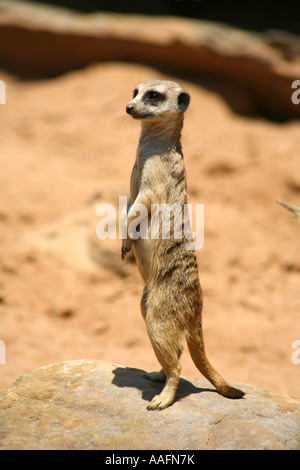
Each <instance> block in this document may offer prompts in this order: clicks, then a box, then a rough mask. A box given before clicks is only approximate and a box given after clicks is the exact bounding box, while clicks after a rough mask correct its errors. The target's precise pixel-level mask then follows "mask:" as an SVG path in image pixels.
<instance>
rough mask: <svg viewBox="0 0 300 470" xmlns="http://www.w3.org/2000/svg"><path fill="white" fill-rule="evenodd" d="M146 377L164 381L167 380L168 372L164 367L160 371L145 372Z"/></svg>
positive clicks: (154, 380) (155, 380)
mask: <svg viewBox="0 0 300 470" xmlns="http://www.w3.org/2000/svg"><path fill="white" fill-rule="evenodd" d="M144 377H145V378H146V379H148V380H151V381H152V382H161V383H164V382H165V381H166V378H167V376H166V373H165V371H164V370H163V369H161V370H160V371H159V372H148V373H146V374H144Z"/></svg>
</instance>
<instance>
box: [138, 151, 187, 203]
mask: <svg viewBox="0 0 300 470" xmlns="http://www.w3.org/2000/svg"><path fill="white" fill-rule="evenodd" d="M143 189H147V190H148V191H149V190H150V191H151V194H152V197H151V199H152V202H153V203H156V204H168V203H174V202H179V203H180V202H181V201H182V202H183V200H184V198H185V191H184V190H185V168H184V165H183V161H182V158H162V157H161V156H153V157H151V158H150V159H147V161H146V162H145V163H144V165H143V167H142V171H141V179H140V190H143ZM183 192H184V194H183Z"/></svg>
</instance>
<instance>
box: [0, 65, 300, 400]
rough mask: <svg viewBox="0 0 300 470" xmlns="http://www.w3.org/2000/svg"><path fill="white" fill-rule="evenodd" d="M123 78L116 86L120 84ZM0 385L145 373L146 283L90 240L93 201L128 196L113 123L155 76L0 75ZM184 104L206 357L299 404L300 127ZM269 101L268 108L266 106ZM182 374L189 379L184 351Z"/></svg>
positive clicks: (192, 87)
mask: <svg viewBox="0 0 300 470" xmlns="http://www.w3.org/2000/svg"><path fill="white" fill-rule="evenodd" d="M120 77H121V78H122V80H120ZM0 78H1V79H2V80H5V82H6V87H7V89H6V93H7V97H6V99H7V104H6V105H1V106H0V146H1V150H0V152H1V163H0V165H1V167H0V184H1V198H0V241H1V251H0V261H1V266H0V339H1V340H2V341H4V343H5V347H6V364H0V374H1V375H0V388H4V387H7V386H9V385H10V383H11V382H12V381H13V380H14V379H16V378H17V376H19V375H20V374H24V373H27V372H29V371H30V370H32V369H33V368H36V367H39V366H43V365H46V364H49V363H53V362H59V361H66V360H71V359H78V358H86V359H101V360H106V361H111V362H115V363H118V364H122V365H125V366H130V367H137V368H141V369H145V370H157V369H158V367H159V366H158V364H157V361H156V358H155V356H154V353H153V351H152V348H151V346H150V343H149V339H148V337H147V334H146V329H145V325H144V323H143V319H142V317H141V315H140V311H139V301H140V296H141V292H142V288H143V284H142V281H141V278H140V275H139V273H138V271H137V268H136V266H135V264H134V262H133V261H132V260H130V258H129V259H127V260H126V262H125V263H123V262H122V261H121V258H120V240H118V239H117V240H99V239H98V238H97V236H96V227H97V224H98V222H99V221H100V217H98V216H97V215H96V210H97V207H98V205H99V204H102V203H111V204H114V205H115V207H118V197H119V195H125V196H126V195H128V190H129V178H130V173H131V168H132V165H133V161H134V158H135V151H136V146H137V140H138V135H139V123H138V122H135V121H133V120H132V119H131V118H130V117H129V116H126V114H125V105H126V103H127V102H128V100H129V99H130V96H131V91H132V90H133V89H134V87H135V85H136V84H137V83H139V82H140V81H143V80H147V79H150V78H168V79H173V80H175V81H178V79H177V78H176V77H167V76H165V75H163V74H161V73H159V72H158V71H156V70H155V69H151V68H149V67H145V66H143V65H134V64H132V65H130V64H123V63H106V64H98V65H94V66H91V67H89V68H87V69H84V70H81V71H76V72H72V73H69V74H67V75H64V76H61V77H58V78H55V79H51V80H41V81H37V82H21V81H18V80H17V79H16V78H14V77H11V76H9V75H7V74H6V73H5V72H1V73H0ZM180 83H181V84H182V85H183V86H184V87H185V88H186V89H187V90H188V91H189V92H190V93H191V95H192V101H191V105H190V108H189V110H188V112H187V114H186V120H185V128H184V132H183V146H184V155H185V162H186V169H187V174H188V189H189V196H190V202H191V204H196V203H199V204H200V203H202V204H204V207H205V240H204V246H203V249H201V250H199V251H198V252H197V256H198V259H199V275H200V279H201V283H202V287H203V291H204V312H203V317H204V333H205V338H206V348H207V353H208V356H209V358H210V360H211V362H212V363H213V364H214V365H215V367H216V368H217V369H218V370H219V371H220V372H221V373H222V374H223V375H224V376H225V377H226V378H227V380H229V381H238V382H246V383H252V384H255V385H258V386H261V387H263V388H267V389H271V390H274V391H279V392H284V393H288V394H290V395H293V396H299V395H300V387H299V385H300V364H298V365H297V364H293V362H292V353H293V351H294V350H293V349H292V343H293V341H295V340H296V339H299V338H300V327H299V312H300V295H299V294H300V260H299V245H300V242H299V240H300V220H299V219H295V218H291V217H290V215H289V213H288V212H287V211H286V210H285V209H284V208H282V207H281V206H279V205H277V204H276V200H278V199H279V200H283V201H286V202H290V203H293V204H296V205H300V171H299V170H300V154H299V148H300V125H299V122H296V121H295V122H288V123H285V124H278V123H274V122H269V121H266V120H263V119H259V118H251V117H241V116H239V115H236V114H234V113H233V112H232V111H231V109H230V108H229V106H228V105H227V103H226V101H225V100H224V99H223V98H222V96H221V95H219V94H217V93H215V92H213V91H208V90H207V89H205V88H203V87H201V86H198V85H196V84H194V83H189V82H185V81H182V80H180ZM274 99H276V97H274ZM182 365H183V371H182V374H183V375H185V376H197V375H198V371H197V369H196V368H195V366H194V365H193V363H192V361H191V359H190V357H189V354H188V351H187V349H186V348H185V350H184V353H183V356H182Z"/></svg>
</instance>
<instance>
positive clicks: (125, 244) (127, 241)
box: [121, 238, 132, 261]
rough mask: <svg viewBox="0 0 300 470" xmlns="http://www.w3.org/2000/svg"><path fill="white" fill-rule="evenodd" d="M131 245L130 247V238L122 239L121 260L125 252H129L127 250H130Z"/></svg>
mask: <svg viewBox="0 0 300 470" xmlns="http://www.w3.org/2000/svg"><path fill="white" fill-rule="evenodd" d="M131 247H132V240H131V239H128V238H126V239H124V240H123V242H122V250H121V257H122V260H123V261H124V259H125V257H126V255H127V253H129V251H130V250H131Z"/></svg>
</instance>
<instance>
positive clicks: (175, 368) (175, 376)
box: [147, 323, 182, 410]
mask: <svg viewBox="0 0 300 470" xmlns="http://www.w3.org/2000/svg"><path fill="white" fill-rule="evenodd" d="M147 327H148V333H149V337H150V340H151V343H152V346H153V349H154V352H155V354H156V357H157V359H158V361H159V363H160V364H161V366H162V370H161V371H160V372H156V373H152V374H149V379H150V380H153V379H154V380H155V381H158V380H157V379H162V378H163V377H164V378H165V385H164V388H163V390H162V392H161V393H160V394H159V395H156V396H155V397H154V398H153V399H152V401H151V402H150V404H149V405H148V406H147V409H148V410H163V409H164V408H167V406H169V405H171V404H172V403H173V401H174V397H175V393H176V390H177V386H178V382H179V377H180V372H181V365H180V362H179V356H180V354H181V351H182V347H181V346H179V344H180V340H179V338H178V335H177V334H176V333H178V332H174V334H173V335H172V332H169V333H170V334H169V336H168V338H166V337H165V330H164V329H162V330H163V331H161V332H160V331H159V326H158V324H157V323H156V324H155V335H152V334H151V330H150V329H149V326H148V325H147ZM149 330H150V331H149Z"/></svg>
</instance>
